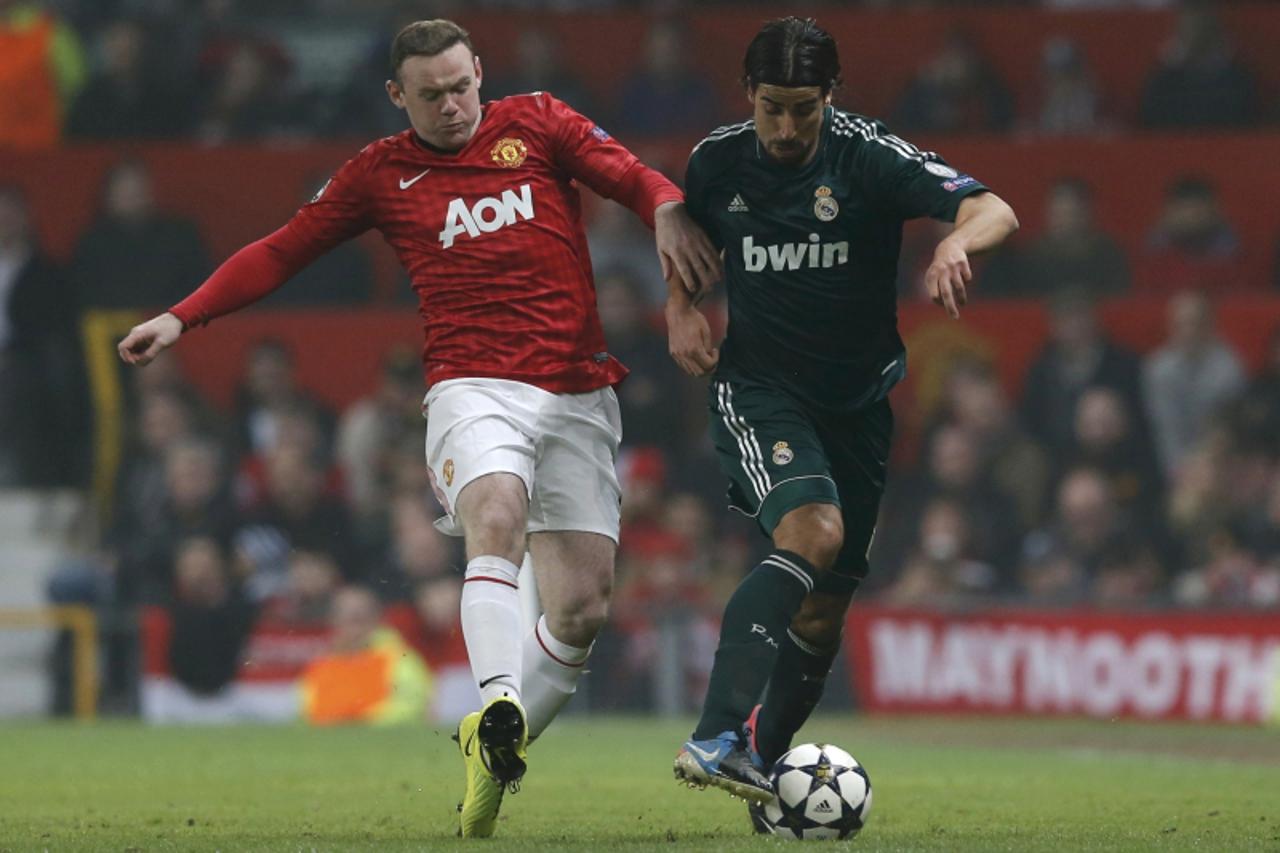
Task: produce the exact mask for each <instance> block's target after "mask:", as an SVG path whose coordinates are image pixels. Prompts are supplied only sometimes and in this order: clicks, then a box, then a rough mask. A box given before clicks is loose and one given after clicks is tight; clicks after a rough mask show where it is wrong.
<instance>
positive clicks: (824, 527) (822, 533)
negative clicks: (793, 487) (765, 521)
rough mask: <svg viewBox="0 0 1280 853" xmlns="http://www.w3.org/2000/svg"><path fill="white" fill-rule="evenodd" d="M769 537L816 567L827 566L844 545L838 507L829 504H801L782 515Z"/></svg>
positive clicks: (827, 567)
mask: <svg viewBox="0 0 1280 853" xmlns="http://www.w3.org/2000/svg"><path fill="white" fill-rule="evenodd" d="M773 541H774V544H775V545H777V547H779V548H784V549H786V550H788V551H794V552H795V553H797V554H799V555H800V556H802V557H804V558H805V559H806V560H808V561H809V562H810V563H813V565H815V566H817V567H818V568H819V569H829V568H831V566H832V565H834V564H835V561H836V557H838V556H839V554H840V549H841V548H843V547H844V520H843V519H842V518H841V517H840V510H839V509H838V508H837V507H834V506H831V505H830V504H816V505H815V504H810V505H808V506H803V507H800V508H799V509H797V510H793V511H792V512H790V513H788V514H787V515H786V516H785V517H784V518H783V520H782V522H781V523H779V525H778V527H777V528H776V529H775V530H774V537H773Z"/></svg>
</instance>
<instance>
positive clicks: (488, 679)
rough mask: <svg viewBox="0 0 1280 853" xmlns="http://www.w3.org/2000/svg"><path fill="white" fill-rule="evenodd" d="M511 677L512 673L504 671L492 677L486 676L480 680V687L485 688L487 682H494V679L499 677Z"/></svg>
mask: <svg viewBox="0 0 1280 853" xmlns="http://www.w3.org/2000/svg"><path fill="white" fill-rule="evenodd" d="M510 677H511V673H509V672H504V673H502V675H495V676H493V677H492V678H486V679H485V680H484V681H482V682H480V689H481V690H483V689H484V686H485V685H486V684H489V683H490V682H493V681H497V680H498V679H499V678H510Z"/></svg>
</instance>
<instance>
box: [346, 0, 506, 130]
mask: <svg viewBox="0 0 1280 853" xmlns="http://www.w3.org/2000/svg"><path fill="white" fill-rule="evenodd" d="M436 11H437V12H438V14H439V16H442V17H447V16H446V15H444V13H443V12H439V10H436ZM422 17H423V12H422V8H421V7H420V6H418V4H416V3H413V4H399V5H398V7H397V8H394V9H393V10H392V13H391V14H390V15H387V16H385V21H384V23H383V24H382V25H381V26H377V27H373V28H371V30H370V32H372V33H374V35H372V36H370V37H369V38H368V43H367V45H366V46H365V49H364V50H363V51H362V53H361V57H360V60H359V61H358V62H357V63H356V64H355V66H354V67H353V68H352V69H351V72H350V76H348V77H347V79H346V80H345V81H344V82H343V83H342V85H341V87H340V89H339V91H338V92H337V93H336V95H335V96H334V97H332V98H328V99H325V101H326V102H325V104H324V106H325V107H326V108H327V110H328V114H327V116H325V115H322V116H321V117H322V120H323V125H322V126H323V127H325V128H326V129H327V131H328V133H329V134H330V135H336V136H352V137H357V138H361V139H369V138H378V137H382V136H390V135H391V134H393V133H400V132H401V131H403V130H407V129H408V127H409V120H408V118H407V117H406V116H405V114H404V111H403V110H400V109H398V108H397V107H396V106H395V104H393V103H391V99H390V98H388V97H387V96H386V91H385V87H386V81H387V77H388V76H389V75H390V71H389V69H388V68H387V44H388V36H389V35H391V34H394V33H398V32H400V30H402V29H404V27H406V26H408V25H409V24H411V23H413V22H414V21H416V20H419V19H420V18H422ZM487 87H488V80H487V78H486V79H484V80H482V81H481V93H480V95H481V99H482V100H484V99H487V97H488V92H487V91H486V90H487Z"/></svg>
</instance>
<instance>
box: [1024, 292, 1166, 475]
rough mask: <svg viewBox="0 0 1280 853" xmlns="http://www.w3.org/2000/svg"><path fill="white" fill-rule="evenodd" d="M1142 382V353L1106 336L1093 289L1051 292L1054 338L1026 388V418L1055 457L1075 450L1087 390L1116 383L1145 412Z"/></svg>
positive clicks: (1135, 409) (1134, 408) (1029, 374)
mask: <svg viewBox="0 0 1280 853" xmlns="http://www.w3.org/2000/svg"><path fill="white" fill-rule="evenodd" d="M1141 386H1142V380H1141V369H1140V366H1139V361H1138V357H1137V356H1136V355H1134V354H1133V353H1131V352H1129V351H1128V350H1127V349H1124V348H1123V347H1121V346H1119V345H1117V344H1115V343H1113V342H1112V341H1111V340H1110V339H1109V338H1108V337H1107V336H1106V334H1105V333H1104V332H1103V330H1102V329H1101V328H1100V327H1099V325H1098V319H1097V316H1096V315H1095V311H1094V305H1093V300H1092V299H1091V298H1090V297H1089V296H1088V295H1087V294H1085V293H1083V292H1081V291H1077V290H1064V291H1062V292H1060V293H1058V294H1056V295H1055V296H1053V297H1051V300H1050V303H1049V340H1048V342H1047V343H1046V344H1045V346H1044V348H1043V349H1042V350H1041V351H1040V353H1039V354H1038V355H1037V356H1036V358H1035V361H1033V362H1032V364H1031V367H1030V369H1029V370H1028V371H1027V377H1026V381H1025V382H1024V383H1023V390H1022V420H1023V423H1024V424H1026V426H1027V429H1028V430H1030V432H1031V435H1032V436H1033V437H1034V438H1035V439H1036V440H1037V441H1039V442H1040V443H1041V444H1042V445H1043V446H1044V448H1045V450H1047V451H1048V453H1049V455H1050V456H1051V457H1061V456H1064V455H1065V454H1067V453H1068V452H1069V451H1070V449H1071V446H1072V436H1071V433H1072V429H1073V424H1074V423H1075V412H1076V407H1077V405H1078V403H1079V400H1080V396H1081V395H1082V394H1083V393H1084V392H1085V390H1086V389H1088V388H1094V387H1104V388H1113V389H1115V390H1116V391H1117V392H1118V393H1119V394H1120V396H1121V397H1122V398H1123V399H1124V400H1125V402H1126V404H1127V405H1128V407H1129V410H1130V411H1132V412H1137V413H1139V415H1138V417H1142V415H1141V413H1142V412H1143V411H1145V410H1144V409H1143V408H1142V387H1141ZM1144 431H1145V426H1144Z"/></svg>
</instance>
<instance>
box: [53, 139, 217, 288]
mask: <svg viewBox="0 0 1280 853" xmlns="http://www.w3.org/2000/svg"><path fill="white" fill-rule="evenodd" d="M71 271H72V274H73V277H74V279H75V282H76V285H77V286H78V287H79V288H80V293H81V298H82V299H83V300H84V302H85V304H86V305H89V306H92V307H97V308H168V307H169V306H170V305H173V304H174V303H175V302H177V301H178V300H180V299H181V298H182V297H183V296H185V295H186V294H187V293H189V292H190V291H191V290H192V288H194V287H195V286H196V285H197V284H199V283H200V282H201V281H202V280H203V279H204V277H205V275H207V274H208V272H209V257H208V255H207V254H206V253H205V248H204V243H203V242H202V241H201V239H200V234H199V232H198V231H197V230H196V226H195V225H194V224H193V223H192V222H190V221H188V220H186V219H183V218H181V217H178V216H173V215H170V214H168V213H165V212H164V211H163V210H161V209H160V208H159V207H158V206H157V205H156V200H155V193H154V188H153V186H152V183H151V171H150V169H149V168H148V167H147V165H146V164H145V163H143V162H142V161H141V160H122V161H120V162H118V163H116V164H115V165H114V166H112V167H111V169H110V170H108V172H107V174H106V177H105V178H104V180H103V186H102V196H101V198H100V199H99V208H98V214H97V217H96V218H95V219H94V222H93V224H92V225H90V226H89V229H88V230H87V231H85V233H84V234H83V235H81V237H80V241H79V242H78V243H77V244H76V248H75V255H74V257H73V259H72V264H71Z"/></svg>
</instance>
